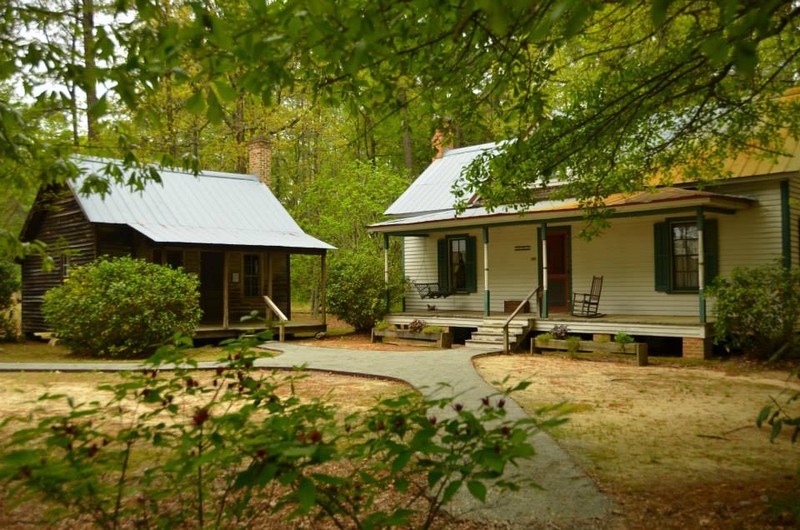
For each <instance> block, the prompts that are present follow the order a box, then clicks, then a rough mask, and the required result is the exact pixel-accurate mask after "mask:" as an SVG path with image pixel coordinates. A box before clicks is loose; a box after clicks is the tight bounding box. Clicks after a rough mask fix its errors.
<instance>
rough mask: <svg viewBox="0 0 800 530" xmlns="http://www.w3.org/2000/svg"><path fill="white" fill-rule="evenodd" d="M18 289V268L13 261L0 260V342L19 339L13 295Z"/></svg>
mask: <svg viewBox="0 0 800 530" xmlns="http://www.w3.org/2000/svg"><path fill="white" fill-rule="evenodd" d="M18 289H19V273H18V271H17V266H16V265H14V263H12V262H11V261H8V260H4V259H3V260H0V341H3V340H14V339H16V338H17V326H16V324H15V321H14V299H13V295H14V293H15V292H17V290H18Z"/></svg>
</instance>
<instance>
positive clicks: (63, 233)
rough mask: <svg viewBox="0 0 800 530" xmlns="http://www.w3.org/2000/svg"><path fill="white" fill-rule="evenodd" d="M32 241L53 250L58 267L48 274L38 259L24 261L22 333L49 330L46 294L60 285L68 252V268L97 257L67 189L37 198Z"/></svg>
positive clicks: (93, 240)
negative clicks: (64, 255) (44, 307)
mask: <svg viewBox="0 0 800 530" xmlns="http://www.w3.org/2000/svg"><path fill="white" fill-rule="evenodd" d="M30 216H31V217H30V221H29V229H28V233H27V234H26V236H27V237H26V238H25V239H27V240H29V241H32V240H37V239H38V240H40V241H42V242H44V243H46V244H47V245H48V246H49V247H50V252H51V254H52V255H53V256H54V261H55V266H54V267H53V269H52V270H50V271H45V270H44V267H43V260H42V258H41V257H38V256H30V257H27V258H25V260H24V261H23V264H22V331H23V333H36V332H39V331H46V330H47V329H49V328H48V326H47V325H46V324H45V322H44V317H43V316H42V310H41V308H42V301H43V300H44V293H45V292H47V291H48V290H49V289H52V288H53V287H56V286H57V285H61V283H62V281H63V275H64V271H63V270H62V261H61V259H60V256H61V254H62V253H63V252H64V251H65V250H69V252H68V255H69V266H70V267H75V266H78V265H82V264H85V263H87V262H89V261H91V260H93V259H94V258H95V257H96V238H95V232H94V229H93V227H92V225H91V224H90V223H89V221H88V220H87V219H86V216H84V214H83V212H82V211H81V209H80V206H79V205H78V202H77V201H76V200H75V197H74V196H73V195H72V193H71V192H70V191H69V190H68V189H66V188H50V189H48V190H43V191H42V192H40V193H39V195H38V196H37V199H36V202H35V203H34V205H33V208H32V211H31V213H30Z"/></svg>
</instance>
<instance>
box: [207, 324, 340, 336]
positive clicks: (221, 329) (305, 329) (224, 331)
mask: <svg viewBox="0 0 800 530" xmlns="http://www.w3.org/2000/svg"><path fill="white" fill-rule="evenodd" d="M282 325H283V328H284V333H285V334H286V335H287V336H293V335H298V334H300V333H320V332H323V333H324V332H325V331H327V329H328V325H327V324H326V323H324V322H321V321H317V320H290V321H288V322H285V323H283V324H282ZM267 329H270V330H272V331H273V332H274V333H275V337H276V338H277V337H278V334H279V331H280V326H279V325H278V321H277V320H276V321H274V322H272V325H271V326H267V325H266V324H265V323H263V322H237V323H231V324H228V325H227V326H222V325H221V324H220V325H216V324H200V325H199V326H198V327H197V328H196V329H195V332H194V337H195V338H197V339H231V338H235V337H238V336H240V335H242V334H243V333H253V332H255V333H260V332H262V331H265V330H267Z"/></svg>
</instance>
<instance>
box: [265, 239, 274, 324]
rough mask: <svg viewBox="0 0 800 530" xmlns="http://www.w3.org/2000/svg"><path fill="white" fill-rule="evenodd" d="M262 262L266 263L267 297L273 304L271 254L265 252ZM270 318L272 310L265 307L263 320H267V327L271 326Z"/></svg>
mask: <svg viewBox="0 0 800 530" xmlns="http://www.w3.org/2000/svg"><path fill="white" fill-rule="evenodd" d="M264 261H265V262H266V265H267V296H269V299H270V300H272V301H273V302H274V301H275V300H273V298H272V296H273V294H274V293H273V285H272V252H267V253H266V254H265V255H264ZM272 316H273V315H272V308H270V307H269V305H268V306H267V314H266V315H264V318H266V320H267V326H268V327H271V326H272Z"/></svg>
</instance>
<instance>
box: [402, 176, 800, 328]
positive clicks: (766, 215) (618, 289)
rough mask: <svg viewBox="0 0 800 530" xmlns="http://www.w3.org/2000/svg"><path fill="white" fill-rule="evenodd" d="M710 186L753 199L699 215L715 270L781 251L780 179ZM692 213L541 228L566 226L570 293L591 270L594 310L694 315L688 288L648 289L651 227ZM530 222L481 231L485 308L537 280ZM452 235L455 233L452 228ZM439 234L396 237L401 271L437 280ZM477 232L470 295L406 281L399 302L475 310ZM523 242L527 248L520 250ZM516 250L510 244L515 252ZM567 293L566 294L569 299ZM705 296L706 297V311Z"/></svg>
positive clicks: (798, 254)
mask: <svg viewBox="0 0 800 530" xmlns="http://www.w3.org/2000/svg"><path fill="white" fill-rule="evenodd" d="M711 191H715V192H719V193H726V194H732V195H742V196H746V197H749V198H752V199H755V200H756V201H757V202H756V203H755V204H754V205H753V206H752V207H750V208H747V209H744V210H740V211H738V212H736V213H735V214H733V215H725V214H707V215H706V217H707V218H710V219H717V221H718V230H719V272H720V274H722V275H727V274H730V272H731V271H732V270H733V269H734V268H735V267H739V266H755V265H760V264H764V263H769V262H771V261H774V260H775V259H778V258H779V257H780V256H781V251H782V240H781V200H780V183H779V182H778V181H775V180H764V181H760V182H749V183H738V184H726V185H723V186H717V187H715V188H713V189H711ZM790 195H791V196H792V197H793V198H796V199H797V200H798V201H800V184H798V182H797V179H796V178H794V179H792V180H791V181H790ZM798 210H800V208H797V207H795V208H792V212H791V230H792V231H791V233H792V234H793V235H792V238H791V241H792V256H793V260H794V263H795V264H797V263H798V262H800V239H799V238H800V234H798V228H800V227H798V223H800V214H799V213H798ZM672 218H689V219H692V218H694V213H693V212H690V211H687V212H686V213H677V214H669V215H663V214H662V215H652V216H647V215H645V216H641V217H627V218H625V217H623V218H616V219H612V221H611V227H610V228H609V229H608V230H606V231H605V232H604V233H603V234H602V235H600V236H598V237H596V238H594V239H592V240H591V241H586V240H583V239H580V238H578V237H576V235H577V234H578V233H579V232H580V229H581V227H582V223H580V222H571V223H557V222H551V223H549V224H548V229H556V228H560V227H569V228H570V229H571V233H572V234H573V237H572V240H571V262H572V267H571V274H572V278H571V279H572V282H571V285H572V290H573V292H586V291H588V289H589V288H590V286H591V282H592V276H595V275H602V276H603V277H604V284H603V293H602V297H601V302H600V311H601V312H603V313H607V314H624V315H656V316H657V315H676V316H697V315H698V314H699V303H698V296H697V294H696V293H680V294H679V293H662V292H656V291H655V258H654V252H655V248H654V241H653V225H654V224H655V223H658V222H662V221H664V220H665V219H672ZM537 226H538V225H536V224H530V225H528V224H523V225H516V226H510V227H493V228H490V229H489V241H490V243H489V252H490V259H489V269H490V280H489V287H490V292H491V310H492V311H493V312H498V311H502V310H503V302H504V301H505V300H519V299H521V298H522V297H524V296H525V295H526V294H527V293H528V292H529V291H530V290H531V289H532V288H533V286H534V285H536V283H537V282H538V273H537V271H538V268H539V267H540V266H541V264H540V263H539V262H538V261H537V260H538V259H539V251H538V249H537V232H536V230H537ZM452 233H454V234H455V233H463V231H453V232H452ZM446 235H447V234H446V233H443V232H441V233H434V234H432V236H431V237H428V238H421V237H406V238H404V257H405V274H406V276H407V277H408V278H410V279H412V280H415V281H420V282H434V281H437V268H436V241H437V239H439V238H441V237H445V236H446ZM470 235H474V236H476V237H477V238H478V256H477V263H478V291H477V292H476V293H473V294H470V295H453V296H450V297H448V298H446V299H434V300H421V299H420V298H419V296H418V294H417V292H416V290H415V289H414V288H413V287H411V288H410V289H409V290H408V291H407V293H406V295H407V296H406V308H407V309H409V310H424V309H426V307H427V305H428V304H430V305H435V306H436V308H437V309H442V310H458V309H462V310H474V311H480V310H482V309H483V289H484V287H483V248H482V244H481V241H482V237H481V232H480V231H475V230H473V231H471V232H470ZM527 246H530V249H531V250H530V251H527V250H522V249H523V248H525V247H527ZM515 249H516V250H515ZM570 299H571V297H570ZM712 308H713V300H710V302H709V312H710V311H711V309H712Z"/></svg>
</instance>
